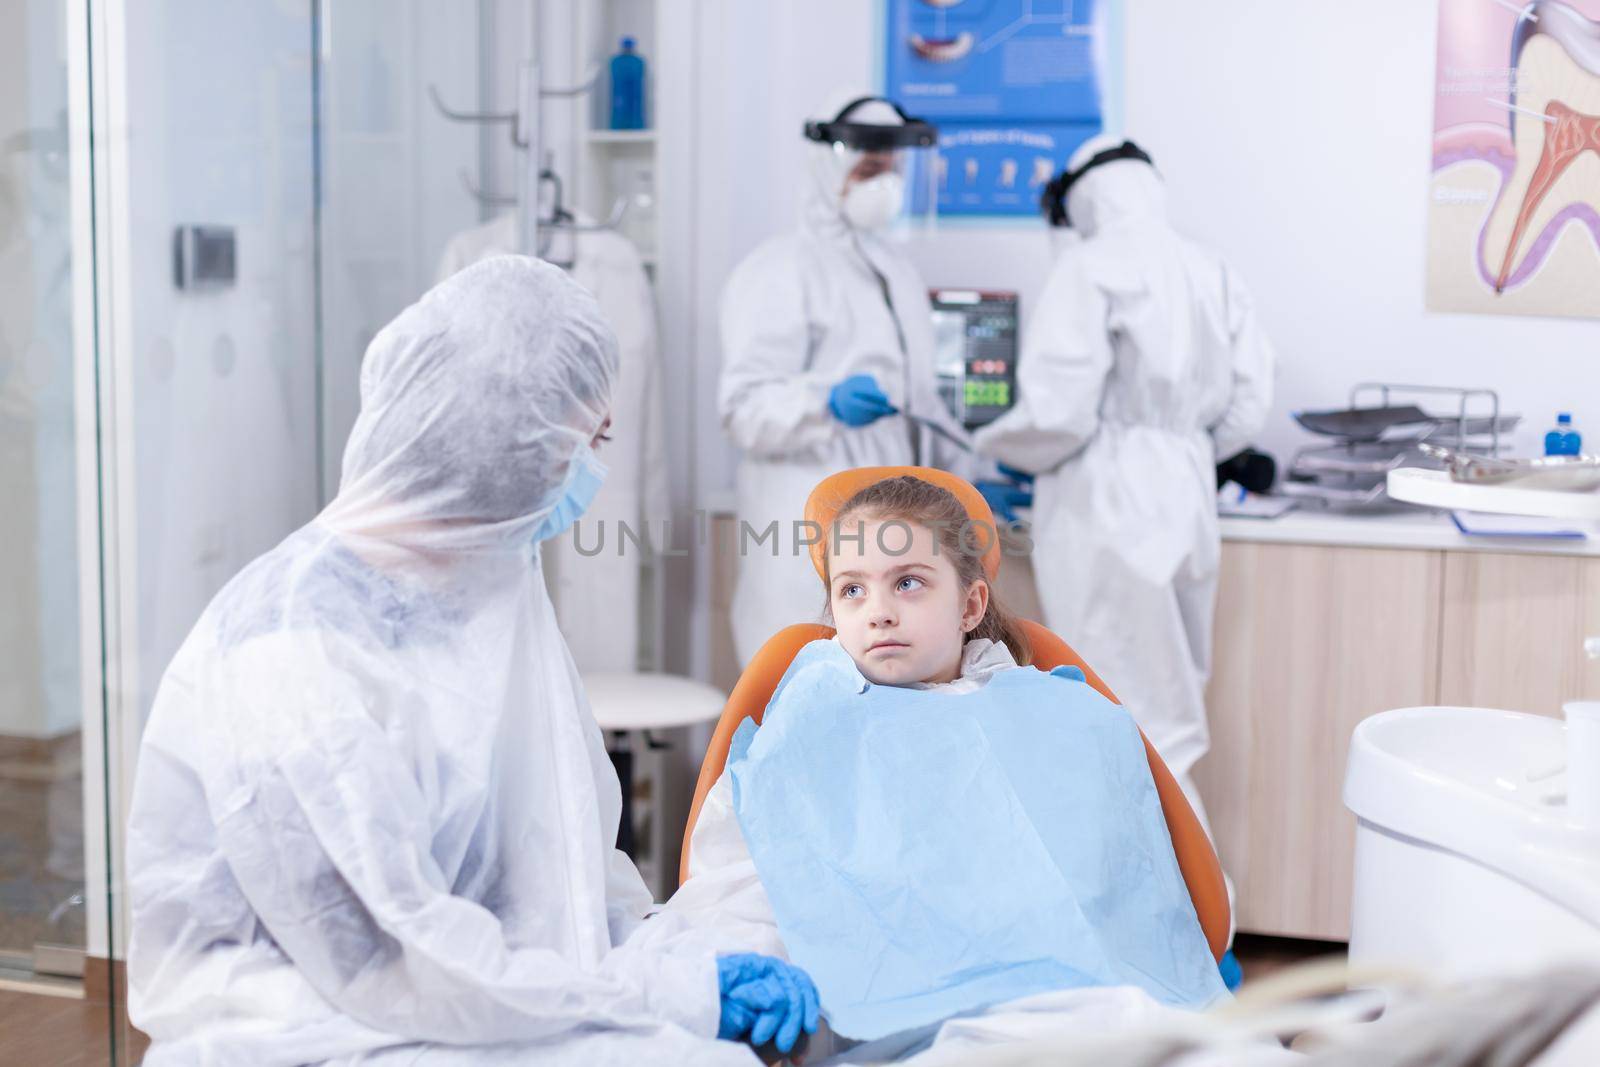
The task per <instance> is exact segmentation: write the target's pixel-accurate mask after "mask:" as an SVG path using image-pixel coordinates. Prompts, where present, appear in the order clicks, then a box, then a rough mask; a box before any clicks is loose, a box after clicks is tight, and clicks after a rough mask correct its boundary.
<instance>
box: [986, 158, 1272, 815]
mask: <svg viewBox="0 0 1600 1067" xmlns="http://www.w3.org/2000/svg"><path fill="white" fill-rule="evenodd" d="M1045 206H1046V208H1047V210H1049V211H1050V212H1051V213H1052V216H1053V217H1052V220H1051V221H1052V222H1053V223H1056V224H1057V225H1061V224H1066V225H1070V226H1071V227H1072V229H1073V230H1074V231H1076V232H1077V233H1078V234H1079V235H1080V236H1081V238H1082V240H1081V241H1079V242H1077V243H1074V244H1071V245H1068V246H1066V247H1065V248H1064V250H1063V251H1062V252H1061V254H1060V255H1059V257H1058V258H1057V260H1056V263H1055V266H1054V269H1053V270H1052V271H1051V273H1050V276H1049V279H1048V280H1047V281H1046V282H1045V286H1044V290H1043V292H1042V293H1041V294H1040V296H1039V300H1038V307H1037V309H1036V310H1035V311H1034V312H1033V321H1032V323H1031V324H1030V326H1029V329H1028V333H1027V336H1026V337H1025V338H1024V343H1023V348H1022V353H1021V355H1020V357H1019V359H1018V361H1017V373H1018V379H1017V404H1016V406H1015V407H1014V408H1013V409H1012V410H1011V411H1009V412H1007V413H1006V414H1005V415H1003V416H1001V417H1000V418H998V419H996V420H995V421H994V422H992V423H990V424H989V425H988V426H985V427H984V428H983V429H981V430H980V431H978V433H977V434H976V435H975V439H976V441H977V444H978V448H979V451H980V452H981V453H982V454H983V455H985V456H990V457H994V458H996V459H998V460H999V461H1000V462H1001V463H1003V464H1005V465H1007V466H1008V467H1013V468H1017V469H1019V470H1022V471H1027V472H1032V473H1035V474H1037V476H1038V478H1037V483H1036V485H1035V491H1034V495H1035V502H1034V512H1033V530H1032V538H1033V545H1034V551H1033V561H1034V573H1035V577H1036V580H1037V582H1038V587H1039V598H1040V601H1041V603H1042V605H1043V607H1044V613H1045V619H1044V621H1045V623H1046V624H1047V625H1048V626H1049V627H1050V629H1052V630H1054V631H1055V632H1056V633H1058V634H1060V635H1061V636H1062V637H1063V638H1064V639H1066V640H1067V641H1069V642H1071V644H1072V647H1073V648H1075V649H1077V651H1078V652H1079V653H1081V654H1082V655H1083V657H1084V658H1085V659H1086V660H1087V661H1088V662H1090V663H1092V664H1094V668H1095V670H1096V671H1098V672H1099V673H1100V676H1101V677H1103V678H1104V679H1105V680H1106V683H1107V684H1108V685H1110V686H1111V688H1112V689H1113V690H1115V691H1116V694H1117V696H1118V698H1119V699H1121V700H1122V702H1123V703H1124V704H1125V705H1126V706H1127V708H1128V710H1129V711H1130V712H1131V713H1132V715H1133V717H1134V719H1135V720H1136V721H1137V722H1138V723H1139V726H1140V727H1141V728H1142V729H1143V730H1144V732H1145V735H1146V736H1147V737H1149V739H1150V743H1151V744H1153V745H1154V746H1155V747H1156V750H1157V751H1159V752H1160V753H1161V757H1162V758H1163V759H1164V760H1166V762H1167V766H1168V767H1170V768H1171V769H1172V773H1173V775H1174V776H1175V777H1176V778H1177V780H1178V783H1179V784H1180V785H1181V786H1182V787H1183V791H1184V793H1185V794H1186V795H1187V796H1188V798H1189V802H1190V803H1191V804H1192V805H1194V810H1195V813H1196V814H1197V815H1199V816H1200V819H1201V821H1202V822H1205V809H1204V807H1203V806H1202V805H1201V803H1200V796H1199V793H1198V791H1197V790H1196V789H1195V784H1194V779H1193V777H1192V775H1191V771H1192V770H1193V768H1194V765H1195V762H1196V761H1197V760H1199V759H1200V757H1201V756H1202V755H1204V754H1205V752H1206V749H1207V747H1208V746H1209V744H1210V734H1209V732H1208V729H1207V726H1206V708H1205V685H1206V678H1207V676H1208V675H1209V673H1210V669H1211V625H1212V614H1213V609H1214V607H1215V602H1216V591H1217V570H1218V565H1219V560H1220V556H1221V539H1220V536H1219V534H1218V530H1217V504H1216V490H1217V483H1216V466H1217V463H1218V462H1220V461H1222V460H1225V459H1228V458H1229V457H1231V456H1233V455H1234V454H1236V453H1237V452H1239V451H1240V450H1241V449H1243V448H1244V447H1245V446H1246V445H1247V444H1248V443H1249V440H1250V437H1251V435H1252V434H1254V433H1256V432H1257V431H1258V430H1259V429H1260V428H1261V426H1262V423H1263V422H1264V421H1265V418H1266V414H1267V408H1268V405H1269V404H1270V402H1271V398H1272V377H1273V366H1274V356H1273V350H1272V346H1271V345H1270V344H1269V343H1268V341H1267V338H1266V336H1265V335H1264V334H1263V333H1262V331H1261V326H1260V323H1259V322H1258V321H1257V319H1256V314H1255V310H1254V305H1253V303H1252V301H1251V299H1250V295H1249V293H1247V292H1246V291H1245V287H1244V285H1243V283H1242V282H1241V281H1240V280H1239V277H1238V275H1236V274H1235V273H1234V272H1233V271H1232V270H1231V269H1230V268H1229V267H1228V265H1227V264H1225V263H1223V262H1222V261H1221V260H1220V259H1218V258H1217V257H1216V256H1215V255H1213V254H1212V253H1211V252H1209V251H1207V250H1206V249H1203V248H1201V247H1199V246H1198V245H1196V244H1194V243H1193V242H1191V241H1188V240H1186V239H1185V238H1184V237H1182V236H1181V235H1180V234H1178V233H1177V231H1175V230H1174V229H1173V228H1172V225H1171V223H1169V222H1168V221H1167V212H1166V187H1165V185H1164V184H1163V182H1162V179H1161V177H1160V175H1158V174H1157V173H1156V170H1155V168H1154V167H1153V166H1152V165H1151V163H1150V157H1149V156H1147V155H1146V154H1145V153H1144V152H1143V151H1142V150H1140V149H1139V148H1138V147H1137V146H1136V145H1133V144H1132V143H1131V142H1124V141H1122V140H1121V139H1120V138H1119V139H1111V138H1107V137H1098V138H1094V139H1092V140H1090V141H1089V142H1088V143H1086V144H1085V145H1083V146H1082V147H1081V148H1080V149H1079V150H1078V152H1077V153H1075V155H1074V156H1073V158H1072V160H1071V161H1070V162H1069V164H1068V166H1067V170H1066V171H1065V172H1064V173H1063V174H1062V175H1061V176H1060V177H1059V178H1057V179H1056V181H1055V182H1053V183H1052V185H1051V188H1050V190H1049V191H1048V192H1047V194H1046V205H1045Z"/></svg>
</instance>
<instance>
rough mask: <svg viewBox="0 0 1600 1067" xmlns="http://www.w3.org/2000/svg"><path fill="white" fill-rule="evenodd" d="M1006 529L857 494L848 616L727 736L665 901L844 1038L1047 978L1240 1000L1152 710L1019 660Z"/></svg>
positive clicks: (839, 527)
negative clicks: (1164, 775) (996, 559)
mask: <svg viewBox="0 0 1600 1067" xmlns="http://www.w3.org/2000/svg"><path fill="white" fill-rule="evenodd" d="M993 536H994V531H993V530H987V529H984V528H983V527H982V526H980V525H976V524H972V523H971V522H970V520H969V517H968V515H967V512H966V510H965V508H964V507H963V506H962V504H961V502H960V501H959V500H958V499H957V498H956V497H955V496H954V495H953V494H952V493H950V492H949V491H947V490H945V489H943V488H940V487H938V486H936V485H933V484H931V483H929V482H926V481H923V480H921V479H918V478H915V477H910V476H902V477H896V478H889V479H885V480H883V481H880V482H876V483H874V484H872V485H870V486H868V487H867V488H865V489H863V490H862V491H861V492H859V493H857V494H856V495H855V496H854V497H852V498H851V499H850V500H849V501H847V502H846V503H845V504H844V506H843V507H842V508H840V510H839V513H838V518H837V520H836V523H835V528H834V529H833V530H831V531H829V541H828V552H827V557H826V567H825V570H826V582H827V587H828V609H829V612H830V614H831V615H832V619H833V622H834V625H835V627H836V628H837V633H836V635H835V636H834V637H833V638H831V639H828V640H823V641H814V642H812V643H811V644H809V645H807V646H806V647H805V648H803V649H802V650H801V651H800V652H799V653H798V654H797V655H796V657H795V659H794V662H793V664H792V665H791V666H790V668H789V670H788V671H787V672H786V673H785V675H784V678H783V680H782V682H780V683H779V686H778V688H777V691H776V692H775V693H774V694H773V698H772V700H771V702H770V703H769V704H768V706H767V710H766V713H765V715H764V718H763V724H762V726H761V727H760V728H759V729H757V728H756V727H755V726H754V723H753V722H746V723H745V724H744V726H743V727H741V729H740V731H739V732H738V734H736V735H735V737H734V741H733V744H732V746H731V748H730V752H729V760H728V766H727V769H726V770H725V771H724V772H723V774H722V776H721V778H719V779H718V781H717V782H716V784H715V785H714V787H713V788H712V790H711V792H710V793H709V795H708V796H707V798H706V802H705V804H704V806H703V808H702V809H701V812H700V818H699V821H698V823H697V825H696V828H695V832H694V835H693V837H692V839H691V841H690V849H691V855H690V863H689V875H690V878H689V880H688V881H687V882H686V883H685V884H684V886H683V888H682V889H681V890H680V891H679V892H678V894H677V895H676V896H674V898H673V900H672V902H671V903H670V904H669V907H671V908H673V909H681V910H688V911H694V910H703V911H704V913H705V914H707V915H712V916H714V918H715V921H716V922H717V924H718V926H719V936H720V938H721V939H722V941H723V942H724V943H726V942H727V940H728V939H729V938H733V939H734V940H735V942H743V943H744V944H743V947H746V948H748V949H749V950H751V951H760V952H767V953H772V954H776V955H780V956H784V957H786V958H789V959H792V960H794V961H795V962H796V963H798V964H800V965H801V966H803V967H805V969H806V970H807V971H808V972H809V973H810V974H811V975H812V977H813V978H814V979H815V980H816V982H817V986H818V989H819V991H820V992H821V994H822V1001H823V1007H824V1013H825V1014H826V1015H827V1017H828V1018H829V1021H830V1023H831V1025H832V1028H833V1030H834V1031H835V1032H837V1033H841V1034H844V1035H846V1036H848V1037H851V1038H859V1039H869V1040H870V1039H878V1038H883V1037H885V1036H886V1035H890V1034H899V1033H905V1032H909V1031H916V1030H917V1029H918V1028H919V1027H927V1026H930V1025H934V1024H937V1023H938V1022H939V1021H940V1020H942V1019H946V1018H949V1017H951V1016H953V1015H957V1014H961V1013H966V1012H971V1011H974V1010H977V1009H981V1008H985V1007H988V1006H990V1005H993V1004H997V1003H1001V1002H1004V1001H1009V1000H1014V999H1016V998H1018V997H1023V996H1029V995H1033V994H1037V993H1042V992H1048V991H1053V990H1062V989H1078V990H1081V989H1083V988H1085V987H1111V986H1130V985H1131V986H1139V987H1142V989H1143V990H1144V992H1145V993H1148V994H1150V995H1151V996H1153V997H1155V999H1156V1000H1159V1001H1163V1002H1165V1003H1167V1004H1173V1005H1179V1006H1185V1007H1198V1006H1203V1005H1204V1004H1206V1003H1209V1002H1210V1001H1211V1000H1213V999H1215V998H1216V997H1219V996H1223V995H1225V993H1224V989H1223V986H1222V983H1221V980H1220V978H1219V977H1218V974H1217V969H1216V965H1215V962H1214V961H1213V960H1212V958H1211V955H1210V951H1209V949H1208V948H1207V946H1206V942H1205V937H1204V934H1203V933H1202V931H1201V929H1200V925H1199V921H1198V919H1197V918H1196V917H1195V913H1194V909H1193V905H1192V903H1191V902H1190V899H1189V894H1188V889H1187V887H1186V886H1185V884H1184V882H1183V879H1182V875H1181V872H1180V871H1179V869H1178V865H1177V860H1176V858H1175V857H1174V855H1173V853H1172V846H1171V840H1170V838H1169V837H1168V836H1167V831H1166V825H1165V822H1164V821H1163V817H1162V811H1161V804H1160V800H1159V798H1158V796H1157V794H1156V791H1155V786H1154V783H1153V781H1152V780H1151V777H1150V771H1149V765H1148V763H1147V761H1146V756H1145V752H1144V746H1143V741H1142V739H1141V737H1140V735H1139V732H1138V728H1137V727H1136V726H1135V725H1134V724H1133V721H1132V719H1131V717H1130V716H1129V715H1128V714H1127V712H1126V711H1124V710H1123V709H1122V708H1121V707H1119V706H1118V705H1116V704H1113V703H1111V702H1110V701H1108V700H1106V699H1105V698H1104V697H1102V696H1101V695H1100V694H1099V693H1097V692H1095V691H1094V690H1093V689H1091V688H1090V687H1089V686H1088V685H1087V684H1084V681H1083V674H1082V672H1081V671H1078V670H1076V669H1075V668H1058V669H1057V670H1056V671H1054V672H1051V673H1050V674H1045V673H1043V672H1040V671H1038V670H1035V669H1033V668H1032V667H1029V666H1026V665H1027V664H1028V663H1029V662H1030V660H1031V654H1030V649H1029V648H1028V644H1027V641H1026V638H1025V636H1024V634H1023V632H1022V630H1021V628H1020V627H1019V626H1018V625H1017V623H1016V621H1015V620H1014V619H1013V618H1012V617H1011V616H1010V615H1009V614H1007V613H1006V612H1005V610H1004V609H1003V608H1002V607H1001V606H1000V605H999V604H998V603H996V602H995V599H994V594H993V591H992V589H991V587H990V585H989V582H988V580H987V578H986V576H985V572H984V570H983V553H984V551H985V550H986V549H987V548H988V547H989V544H990V539H992V538H993ZM1135 992H1137V991H1135ZM1145 999H1147V1000H1148V998H1145ZM1152 1006H1153V1005H1152Z"/></svg>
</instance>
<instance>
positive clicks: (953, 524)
mask: <svg viewBox="0 0 1600 1067" xmlns="http://www.w3.org/2000/svg"><path fill="white" fill-rule="evenodd" d="M848 518H855V519H861V520H872V521H874V522H893V521H896V520H898V521H900V522H905V523H914V524H916V525H918V526H926V527H927V528H928V529H930V530H932V531H933V532H934V536H936V537H937V538H938V539H939V551H940V552H945V553H948V554H949V556H950V561H951V562H952V563H954V564H955V567H956V576H957V577H958V578H959V579H960V580H961V583H962V585H963V586H964V587H967V588H970V587H971V585H972V583H973V582H979V581H981V582H983V583H984V584H985V585H987V586H988V587H989V607H988V610H987V611H985V612H984V614H983V618H982V619H981V620H980V621H979V622H978V625H977V626H975V627H973V628H972V629H971V630H970V631H969V632H968V633H967V640H969V641H970V640H971V639H973V638H975V637H987V638H988V639H989V640H991V641H999V642H1001V643H1002V644H1004V645H1005V646H1006V647H1007V648H1008V649H1010V650H1011V655H1012V657H1013V658H1014V659H1015V660H1016V661H1017V663H1018V664H1019V665H1025V664H1028V663H1031V662H1033V648H1032V646H1030V645H1029V643H1028V637H1027V634H1026V633H1025V632H1024V631H1023V629H1022V625H1021V623H1020V622H1019V621H1018V620H1017V618H1016V617H1015V616H1014V615H1012V614H1011V613H1010V612H1009V611H1007V610H1006V609H1005V607H1004V606H1003V605H1002V604H1001V603H1000V601H999V599H998V598H997V597H996V596H995V591H994V583H993V582H991V581H989V576H988V575H987V574H986V573H984V569H983V556H984V553H985V552H986V551H987V550H988V548H989V546H990V545H992V544H993V543H994V539H995V538H996V537H998V536H999V531H998V530H996V529H995V528H993V527H989V528H984V527H983V525H982V524H981V523H974V522H973V519H972V516H970V515H968V514H967V509H966V508H965V507H964V506H963V505H962V503H961V501H960V500H958V499H956V495H955V494H954V493H952V492H950V490H948V489H943V488H940V487H939V486H937V485H934V484H933V483H932V482H925V481H923V480H922V479H921V478H917V477H915V476H913V475H909V474H902V475H899V476H897V477H894V478H885V479H883V480H882V481H878V482H873V483H872V484H871V485H869V486H867V487H866V488H865V489H862V490H861V491H860V492H858V493H856V494H855V495H854V496H852V497H851V498H850V499H849V500H846V501H845V502H844V505H843V506H842V507H841V508H839V514H838V517H837V518H835V519H834V530H833V531H830V533H831V534H832V535H833V536H834V537H835V538H837V531H838V530H840V529H843V527H844V523H845V520H846V519H848ZM831 543H832V544H837V540H835V541H834V542H831ZM823 559H824V561H825V563H824V566H823V570H824V571H825V572H826V573H825V575H824V581H825V583H826V585H827V586H828V588H829V590H830V597H829V603H830V604H831V603H832V596H831V590H832V589H833V573H832V570H833V560H832V556H831V554H830V553H827V552H824V553H823Z"/></svg>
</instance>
